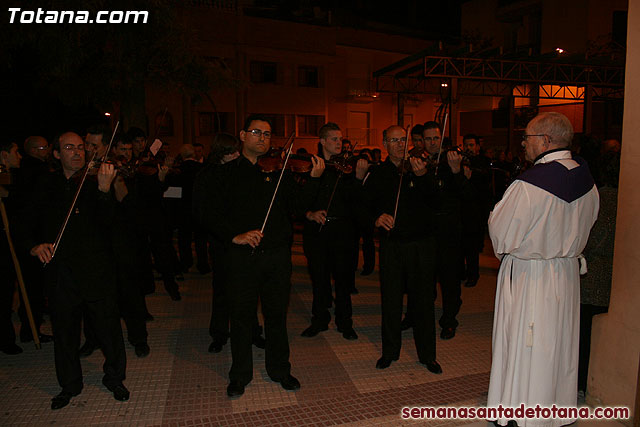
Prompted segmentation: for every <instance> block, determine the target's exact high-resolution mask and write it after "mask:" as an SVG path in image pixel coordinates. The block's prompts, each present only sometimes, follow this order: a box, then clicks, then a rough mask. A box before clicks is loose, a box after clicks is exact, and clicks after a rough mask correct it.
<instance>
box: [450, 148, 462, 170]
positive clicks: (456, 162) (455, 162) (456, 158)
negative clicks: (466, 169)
mask: <svg viewBox="0 0 640 427" xmlns="http://www.w3.org/2000/svg"><path fill="white" fill-rule="evenodd" d="M447 163H449V167H450V168H451V172H453V173H454V174H455V173H460V164H461V163H462V156H461V155H460V153H458V152H457V151H449V152H448V153H447Z"/></svg>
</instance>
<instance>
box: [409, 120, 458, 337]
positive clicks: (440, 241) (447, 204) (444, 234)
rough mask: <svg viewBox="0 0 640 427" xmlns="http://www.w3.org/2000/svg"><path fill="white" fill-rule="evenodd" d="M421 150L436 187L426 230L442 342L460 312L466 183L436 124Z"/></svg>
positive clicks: (455, 155) (424, 135) (426, 126)
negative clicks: (430, 236) (432, 242)
mask: <svg viewBox="0 0 640 427" xmlns="http://www.w3.org/2000/svg"><path fill="white" fill-rule="evenodd" d="M422 138H423V140H424V147H425V150H426V152H427V154H428V159H429V163H430V164H432V165H434V166H432V167H431V168H430V170H429V175H430V176H431V177H432V178H433V179H434V180H435V182H436V184H437V188H438V189H437V191H436V193H435V194H433V196H432V199H431V203H432V205H433V206H434V207H435V210H436V211H435V216H433V217H431V218H430V219H429V224H428V225H429V227H430V228H432V229H433V230H434V231H435V236H436V248H437V250H436V265H435V268H436V280H437V282H439V283H440V290H441V292H442V316H441V317H440V321H439V323H440V327H441V328H442V331H441V333H440V338H442V339H444V340H446V339H451V338H453V337H454V336H455V333H456V328H457V327H458V321H457V320H456V316H457V314H458V312H459V311H460V306H461V305H462V300H461V299H460V293H461V290H460V256H461V255H460V253H461V252H460V250H461V249H460V245H461V233H462V222H461V218H460V200H461V197H462V191H463V190H464V186H465V184H466V181H465V177H464V175H463V174H462V173H461V170H462V169H461V163H462V157H461V156H460V154H459V153H458V152H457V151H454V150H451V151H444V150H441V148H440V146H441V144H442V135H441V133H440V125H438V123H436V122H433V121H430V122H426V123H425V124H424V129H423V131H422ZM412 314H413V313H412V309H411V307H409V308H408V310H407V316H406V318H405V320H404V321H403V328H407V326H409V325H411V322H412Z"/></svg>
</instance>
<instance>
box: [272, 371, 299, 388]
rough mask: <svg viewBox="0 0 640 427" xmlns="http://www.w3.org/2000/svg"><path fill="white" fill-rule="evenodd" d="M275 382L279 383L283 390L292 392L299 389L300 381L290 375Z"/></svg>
mask: <svg viewBox="0 0 640 427" xmlns="http://www.w3.org/2000/svg"><path fill="white" fill-rule="evenodd" d="M274 381H275V380H274ZM276 382H277V383H280V385H281V386H282V388H283V389H285V390H289V391H292V390H299V389H300V381H298V379H297V378H296V377H294V376H293V375H291V374H288V375H286V376H285V377H284V378H283V379H281V380H279V381H276Z"/></svg>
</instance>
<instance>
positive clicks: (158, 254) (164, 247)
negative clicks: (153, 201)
mask: <svg viewBox="0 0 640 427" xmlns="http://www.w3.org/2000/svg"><path fill="white" fill-rule="evenodd" d="M147 218H148V220H149V222H148V223H141V225H140V228H139V232H140V233H141V236H140V238H141V239H142V240H143V242H148V247H149V249H150V250H151V254H153V260H154V264H155V267H156V269H157V270H158V272H159V273H160V275H161V276H162V281H163V283H164V287H165V289H166V290H167V292H174V291H177V290H178V285H177V283H176V282H175V280H174V279H175V274H176V273H177V272H178V269H177V265H176V260H177V258H178V257H177V255H176V251H175V249H174V248H173V244H172V242H171V229H170V227H169V223H168V220H167V219H166V218H165V217H164V214H163V213H157V212H156V213H153V214H151V215H150V216H148V217H147ZM145 246H146V245H145ZM147 257H148V256H147Z"/></svg>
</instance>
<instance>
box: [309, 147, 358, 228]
mask: <svg viewBox="0 0 640 427" xmlns="http://www.w3.org/2000/svg"><path fill="white" fill-rule="evenodd" d="M356 145H358V143H357V142H356V143H355V144H354V145H353V147H351V151H347V152H345V158H346V157H348V154H351V155H353V150H355V149H356ZM343 174H344V172H343V171H339V173H338V178H336V183H335V184H333V190H332V191H331V196H329V203H327V209H326V211H327V216H329V209H331V203H333V196H335V194H336V189H337V188H338V182H339V181H340V178H342V175H343ZM322 227H324V224H320V228H319V229H318V233H319V232H321V231H322Z"/></svg>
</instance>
